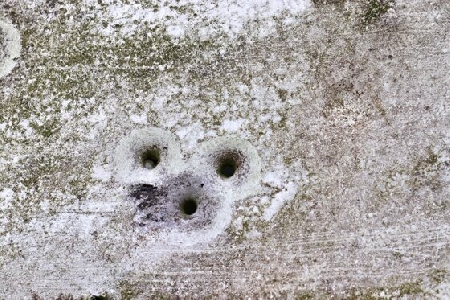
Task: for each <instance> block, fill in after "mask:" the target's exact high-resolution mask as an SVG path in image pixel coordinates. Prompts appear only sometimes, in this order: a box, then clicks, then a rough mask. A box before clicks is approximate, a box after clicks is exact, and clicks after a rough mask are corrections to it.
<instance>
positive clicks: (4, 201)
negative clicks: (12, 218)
mask: <svg viewBox="0 0 450 300" xmlns="http://www.w3.org/2000/svg"><path fill="white" fill-rule="evenodd" d="M13 198H14V191H13V190H12V189H10V188H6V189H3V191H1V192H0V209H6V208H8V207H9V205H10V203H11V201H12V199H13Z"/></svg>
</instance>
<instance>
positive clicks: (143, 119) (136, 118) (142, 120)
mask: <svg viewBox="0 0 450 300" xmlns="http://www.w3.org/2000/svg"><path fill="white" fill-rule="evenodd" d="M130 120H131V121H132V122H134V123H136V124H147V114H145V113H144V114H141V115H131V116H130Z"/></svg>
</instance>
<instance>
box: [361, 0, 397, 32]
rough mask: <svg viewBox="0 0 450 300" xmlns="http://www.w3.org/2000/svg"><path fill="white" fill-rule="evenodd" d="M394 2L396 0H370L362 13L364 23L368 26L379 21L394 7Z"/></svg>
mask: <svg viewBox="0 0 450 300" xmlns="http://www.w3.org/2000/svg"><path fill="white" fill-rule="evenodd" d="M394 4H395V0H369V2H368V3H367V6H366V9H365V11H364V13H363V15H362V20H361V23H362V25H363V26H367V25H369V24H373V23H376V22H378V21H379V20H380V18H381V16H382V15H384V14H385V13H386V12H387V11H388V10H389V9H390V8H391V7H393V6H394Z"/></svg>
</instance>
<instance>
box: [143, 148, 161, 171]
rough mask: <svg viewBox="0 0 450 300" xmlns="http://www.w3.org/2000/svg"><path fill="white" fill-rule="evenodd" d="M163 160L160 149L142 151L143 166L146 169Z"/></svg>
mask: <svg viewBox="0 0 450 300" xmlns="http://www.w3.org/2000/svg"><path fill="white" fill-rule="evenodd" d="M160 161H161V156H160V153H159V150H158V149H156V148H153V149H148V150H146V151H144V153H142V166H143V167H144V168H146V169H149V170H151V169H153V168H155V167H156V166H157V165H158V164H159V163H160Z"/></svg>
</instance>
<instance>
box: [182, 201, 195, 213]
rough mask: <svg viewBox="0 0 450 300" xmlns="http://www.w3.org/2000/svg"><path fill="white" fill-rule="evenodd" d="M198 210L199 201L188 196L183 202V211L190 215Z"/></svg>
mask: <svg viewBox="0 0 450 300" xmlns="http://www.w3.org/2000/svg"><path fill="white" fill-rule="evenodd" d="M196 211H197V202H196V201H195V200H194V199H192V198H187V199H185V200H183V202H182V203H181V212H183V213H184V214H186V215H188V216H190V215H193V214H195V212H196Z"/></svg>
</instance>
